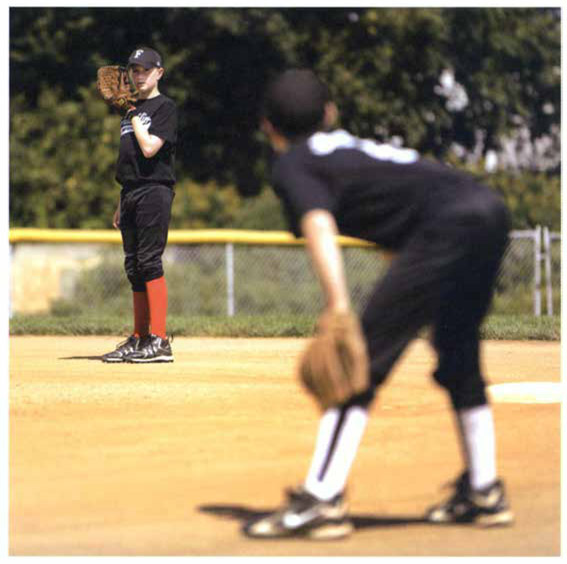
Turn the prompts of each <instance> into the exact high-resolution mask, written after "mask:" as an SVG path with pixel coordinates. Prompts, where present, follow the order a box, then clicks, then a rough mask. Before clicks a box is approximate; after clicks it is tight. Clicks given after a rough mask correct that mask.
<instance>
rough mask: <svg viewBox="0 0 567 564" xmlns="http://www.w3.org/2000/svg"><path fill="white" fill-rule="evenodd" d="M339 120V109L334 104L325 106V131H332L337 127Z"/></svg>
mask: <svg viewBox="0 0 567 564" xmlns="http://www.w3.org/2000/svg"><path fill="white" fill-rule="evenodd" d="M338 118H339V109H338V108H337V105H336V104H335V103H334V102H327V103H326V104H325V114H324V116H323V125H324V127H325V129H330V128H331V127H333V126H334V125H335V123H336V122H337V120H338Z"/></svg>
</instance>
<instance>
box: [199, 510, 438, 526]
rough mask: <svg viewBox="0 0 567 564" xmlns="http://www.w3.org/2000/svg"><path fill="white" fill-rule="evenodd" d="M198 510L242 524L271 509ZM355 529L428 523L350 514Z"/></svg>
mask: <svg viewBox="0 0 567 564" xmlns="http://www.w3.org/2000/svg"><path fill="white" fill-rule="evenodd" d="M199 511H202V512H203V513H210V514H212V515H216V516H217V517H220V518H221V519H235V520H237V521H240V522H241V523H242V524H243V525H244V524H245V523H248V522H249V521H253V520H255V519H261V518H262V517H265V516H267V515H269V514H270V513H271V512H272V511H273V510H256V509H250V508H248V507H244V506H242V505H201V506H200V507H199ZM349 517H350V519H351V520H352V523H353V525H354V528H355V529H358V530H361V529H370V528H385V527H406V526H408V525H422V524H424V523H429V522H428V521H427V520H426V519H425V518H424V517H415V516H397V517H393V516H392V517H378V516H374V515H350V516H349Z"/></svg>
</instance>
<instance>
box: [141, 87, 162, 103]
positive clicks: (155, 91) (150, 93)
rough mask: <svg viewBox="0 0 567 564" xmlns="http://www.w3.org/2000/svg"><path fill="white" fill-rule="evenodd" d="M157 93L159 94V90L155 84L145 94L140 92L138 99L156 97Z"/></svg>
mask: <svg viewBox="0 0 567 564" xmlns="http://www.w3.org/2000/svg"><path fill="white" fill-rule="evenodd" d="M159 95H160V91H159V89H158V87H157V86H156V87H155V88H153V89H152V90H151V91H150V92H149V93H148V94H147V95H144V94H140V100H150V99H151V98H156V97H157V96H159Z"/></svg>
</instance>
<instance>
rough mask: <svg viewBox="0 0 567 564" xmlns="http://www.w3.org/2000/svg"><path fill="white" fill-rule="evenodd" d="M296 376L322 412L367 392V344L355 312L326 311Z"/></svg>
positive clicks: (368, 377)
mask: <svg viewBox="0 0 567 564" xmlns="http://www.w3.org/2000/svg"><path fill="white" fill-rule="evenodd" d="M299 377H300V380H301V382H302V384H303V385H304V386H305V388H306V389H307V391H308V392H309V393H310V394H312V395H313V396H315V399H316V400H317V402H318V403H319V405H320V406H321V408H322V409H328V408H329V407H333V406H336V405H340V404H343V403H345V402H346V401H348V400H349V399H350V398H352V397H353V396H355V395H357V394H360V393H362V392H364V391H366V390H367V389H368V387H369V383H370V370H369V359H368V352H367V349H366V342H365V340H364V336H363V334H362V328H361V326H360V322H359V320H358V318H357V316H356V315H355V314H354V313H333V312H330V311H326V312H324V313H323V315H321V317H320V318H319V320H318V322H317V329H316V333H315V336H314V338H313V339H312V341H311V342H310V344H309V345H308V347H307V349H306V350H305V352H304V353H303V356H302V357H301V361H300V365H299Z"/></svg>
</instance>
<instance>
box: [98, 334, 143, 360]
mask: <svg viewBox="0 0 567 564" xmlns="http://www.w3.org/2000/svg"><path fill="white" fill-rule="evenodd" d="M141 342H142V339H141V338H140V337H136V336H135V335H130V336H129V337H128V338H127V339H126V340H125V341H122V342H121V343H118V344H117V345H116V348H115V349H114V350H113V351H112V352H109V353H106V354H103V355H102V356H101V359H102V361H103V362H125V360H126V356H128V355H129V354H131V353H133V352H135V351H137V350H138V348H139V347H140V344H141Z"/></svg>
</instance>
